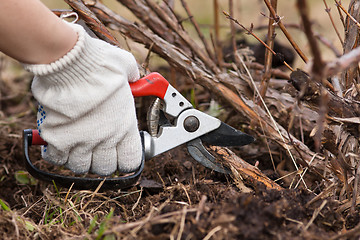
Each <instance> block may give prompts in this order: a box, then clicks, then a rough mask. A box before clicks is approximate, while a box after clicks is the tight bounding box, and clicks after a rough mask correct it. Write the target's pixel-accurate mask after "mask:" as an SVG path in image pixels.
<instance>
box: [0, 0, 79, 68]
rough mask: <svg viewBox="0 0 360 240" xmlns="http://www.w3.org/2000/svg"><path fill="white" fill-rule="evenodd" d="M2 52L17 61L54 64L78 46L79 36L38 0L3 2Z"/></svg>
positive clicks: (0, 12) (0, 5)
mask: <svg viewBox="0 0 360 240" xmlns="http://www.w3.org/2000/svg"><path fill="white" fill-rule="evenodd" d="M0 36H1V37H0V51H1V52H3V53H5V54H7V55H9V56H10V57H13V58H15V59H16V60H18V61H21V62H24V63H32V64H46V63H51V62H53V61H55V60H57V59H59V58H60V57H62V56H63V55H65V54H66V53H67V52H68V51H69V50H70V49H71V48H72V47H73V46H74V45H75V43H76V40H77V34H76V33H75V31H73V29H72V28H71V27H69V26H67V24H66V23H64V22H63V21H62V20H60V19H59V18H58V17H57V16H55V15H54V14H53V13H52V12H51V11H50V10H49V9H48V8H47V7H46V6H45V5H44V4H43V3H41V2H40V1H39V0H1V1H0Z"/></svg>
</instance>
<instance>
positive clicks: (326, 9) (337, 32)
mask: <svg viewBox="0 0 360 240" xmlns="http://www.w3.org/2000/svg"><path fill="white" fill-rule="evenodd" d="M323 2H324V5H325V12H326V13H327V14H328V15H329V18H330V22H331V25H332V26H333V28H334V30H335V32H336V35H337V36H338V38H339V40H340V42H341V45H343V44H344V41H343V40H342V38H341V36H340V33H339V31H338V29H337V27H336V25H335V22H334V19H333V18H332V16H331V14H330V11H331V8H329V7H328V5H327V3H326V0H323Z"/></svg>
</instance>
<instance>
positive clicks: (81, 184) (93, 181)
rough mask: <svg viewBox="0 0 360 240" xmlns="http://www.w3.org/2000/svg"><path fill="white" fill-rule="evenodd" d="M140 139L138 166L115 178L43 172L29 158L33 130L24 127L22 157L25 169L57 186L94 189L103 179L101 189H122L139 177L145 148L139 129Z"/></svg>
mask: <svg viewBox="0 0 360 240" xmlns="http://www.w3.org/2000/svg"><path fill="white" fill-rule="evenodd" d="M140 135H141V141H142V146H143V150H142V151H143V152H142V159H141V164H140V167H139V168H138V169H137V170H136V171H135V172H134V173H133V174H131V175H128V176H124V177H117V178H105V177H99V178H88V177H71V176H64V175H59V174H55V173H50V172H45V171H43V170H40V169H39V168H37V167H36V166H35V165H34V164H33V163H32V162H31V160H30V157H29V147H30V146H31V145H32V139H33V130H32V129H26V130H24V132H23V140H24V157H25V165H26V169H27V171H28V172H29V173H30V174H31V175H32V176H33V177H35V178H37V179H39V180H42V181H46V182H50V183H51V182H55V184H56V185H57V186H62V187H66V188H70V187H71V185H72V184H74V185H73V187H72V188H73V189H96V188H97V187H98V186H99V184H100V183H101V182H102V181H104V183H103V185H102V187H101V189H124V188H129V187H131V186H134V185H135V184H136V182H137V181H138V179H139V178H140V175H141V172H142V171H143V169H144V165H145V149H144V134H143V132H142V131H140Z"/></svg>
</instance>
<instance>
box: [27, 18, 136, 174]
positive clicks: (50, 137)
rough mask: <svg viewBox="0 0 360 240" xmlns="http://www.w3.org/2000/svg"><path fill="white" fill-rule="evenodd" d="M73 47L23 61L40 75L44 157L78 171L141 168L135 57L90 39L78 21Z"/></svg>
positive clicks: (37, 90) (35, 87)
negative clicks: (45, 59)
mask: <svg viewBox="0 0 360 240" xmlns="http://www.w3.org/2000/svg"><path fill="white" fill-rule="evenodd" d="M70 25H71V26H72V27H73V29H75V31H76V32H77V33H78V41H77V43H76V45H75V46H74V48H73V49H72V50H71V51H70V52H68V53H67V54H66V55H65V56H64V57H62V58H61V59H59V60H57V61H56V62H54V63H51V64H42V65H26V64H25V65H24V66H25V68H26V69H27V70H29V71H31V72H32V73H34V75H35V77H34V80H33V82H32V87H31V88H32V92H33V95H34V97H35V99H36V100H37V101H38V102H39V104H40V107H39V111H38V116H37V117H38V120H37V121H38V129H39V132H40V136H41V137H42V138H43V139H44V140H45V141H46V142H47V143H48V145H47V146H45V147H43V149H42V156H43V158H44V159H45V160H47V161H49V162H51V163H53V164H56V165H65V166H66V167H67V168H69V169H70V170H72V171H73V172H75V173H86V172H88V171H89V170H90V171H91V172H93V173H96V174H99V175H109V174H112V173H113V172H115V171H116V169H119V171H120V172H131V171H134V170H136V169H137V168H138V167H139V165H140V162H141V157H142V146H141V139H140V135H139V131H138V127H137V120H136V113H135V105H134V99H133V96H132V94H131V90H130V86H129V84H128V81H136V80H137V79H139V72H138V68H137V64H136V61H135V58H134V57H133V55H132V54H131V53H129V52H127V51H125V50H122V49H120V48H117V47H115V46H112V45H110V44H108V43H106V42H104V41H101V40H99V39H95V38H91V37H90V36H89V35H88V34H87V33H86V32H85V30H84V29H83V27H81V26H80V25H77V24H70Z"/></svg>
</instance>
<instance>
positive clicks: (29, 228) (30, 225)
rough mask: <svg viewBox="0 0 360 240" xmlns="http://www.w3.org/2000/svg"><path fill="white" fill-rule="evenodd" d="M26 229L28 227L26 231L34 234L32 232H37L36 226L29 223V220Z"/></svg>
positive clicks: (26, 222)
mask: <svg viewBox="0 0 360 240" xmlns="http://www.w3.org/2000/svg"><path fill="white" fill-rule="evenodd" d="M25 227H26V229H27V230H29V231H30V232H32V231H34V230H35V226H34V225H33V224H32V223H31V222H29V221H27V220H25Z"/></svg>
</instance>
